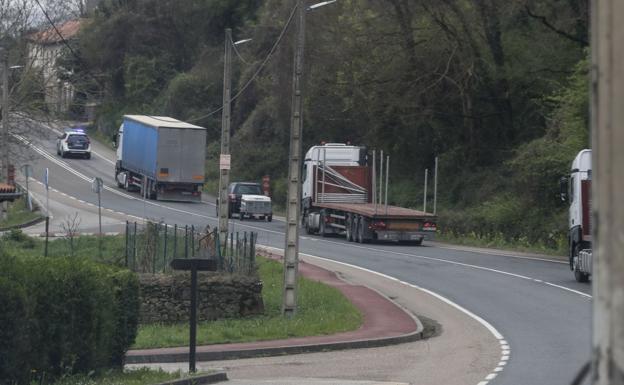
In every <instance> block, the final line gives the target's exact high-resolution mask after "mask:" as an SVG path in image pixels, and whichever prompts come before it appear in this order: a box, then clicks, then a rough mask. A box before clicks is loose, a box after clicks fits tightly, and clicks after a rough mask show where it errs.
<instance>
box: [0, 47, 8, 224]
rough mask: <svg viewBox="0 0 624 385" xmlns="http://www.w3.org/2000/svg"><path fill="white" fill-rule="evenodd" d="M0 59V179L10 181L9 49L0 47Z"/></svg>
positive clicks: (3, 212) (4, 208)
mask: <svg viewBox="0 0 624 385" xmlns="http://www.w3.org/2000/svg"><path fill="white" fill-rule="evenodd" d="M0 61H1V62H2V64H1V66H2V106H1V108H2V115H1V119H2V122H1V123H2V137H1V138H0V142H1V144H0V153H1V155H0V156H1V157H2V161H1V163H2V168H0V181H2V180H4V181H5V182H7V183H8V181H9V159H10V157H9V122H8V119H9V65H8V62H7V61H8V51H7V50H6V49H4V48H3V47H0ZM8 210H9V202H8V201H4V202H2V210H0V219H6V218H7V217H8Z"/></svg>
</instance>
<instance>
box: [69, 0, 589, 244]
mask: <svg viewBox="0 0 624 385" xmlns="http://www.w3.org/2000/svg"><path fill="white" fill-rule="evenodd" d="M294 4H295V2H294V1H278V0H266V1H262V2H260V1H257V0H255V1H254V0H189V1H183V2H180V1H174V0H103V1H102V2H101V6H100V9H99V10H98V11H97V12H96V14H95V15H94V17H93V18H92V20H91V22H90V23H89V24H88V26H87V27H86V28H85V29H84V30H83V31H82V33H81V35H80V39H79V40H78V41H77V42H76V43H75V50H74V51H75V52H76V53H77V55H78V56H79V59H78V58H77V57H76V56H74V55H71V54H69V53H68V54H67V55H66V57H65V58H64V61H65V66H66V67H70V68H72V69H73V70H74V71H73V75H71V76H72V77H73V80H74V81H75V82H76V83H77V84H79V85H80V86H79V89H80V90H81V91H82V92H83V94H82V96H81V98H82V100H84V99H85V98H87V95H89V97H91V96H97V97H99V98H100V101H101V104H100V108H99V111H98V117H97V126H98V128H99V129H100V130H102V131H103V132H105V133H108V132H112V131H113V130H114V129H115V128H116V127H117V126H118V124H119V123H120V118H121V115H122V114H124V113H139V114H158V115H170V116H173V117H176V118H178V119H182V120H186V121H191V122H194V123H197V124H200V125H202V126H204V127H206V128H207V129H208V130H209V131H208V132H209V135H208V137H209V142H208V143H207V146H208V150H209V151H208V159H207V165H208V173H207V177H208V181H209V183H208V186H209V187H211V188H213V189H214V186H215V185H216V180H217V177H218V170H217V161H216V159H217V155H218V150H219V135H220V125H221V114H220V112H218V111H217V110H218V109H219V107H221V104H222V85H223V80H222V77H223V61H222V57H223V39H224V29H225V28H226V27H231V28H232V29H233V31H234V40H239V39H243V38H253V40H252V41H251V42H248V43H246V44H242V45H239V46H237V51H238V52H237V53H236V54H235V56H234V60H233V73H234V82H233V85H234V91H235V92H234V94H236V93H237V92H236V90H238V89H240V88H241V87H242V86H243V85H244V84H246V83H247V82H248V80H249V79H251V78H252V77H253V76H254V73H256V71H257V70H258V68H259V66H260V65H261V63H262V62H263V61H264V59H265V58H266V57H267V54H268V53H269V52H270V51H271V48H272V47H273V45H274V44H275V42H276V41H277V40H278V37H279V35H280V32H281V31H282V29H283V27H284V26H285V25H286V24H287V20H289V16H290V15H291V12H292V10H293V6H294ZM587 8H588V4H587V1H586V0H570V1H552V0H550V1H547V0H511V1H507V2H504V3H501V2H497V1H494V0H368V1H366V0H338V1H337V2H336V3H333V4H331V5H327V6H325V7H321V8H318V9H315V10H311V11H309V12H308V13H307V22H306V52H305V70H304V72H305V83H304V84H305V86H304V94H305V100H304V142H305V143H304V148H306V147H308V146H309V145H312V144H315V143H319V142H320V141H322V140H325V141H332V142H344V141H347V140H349V141H351V142H352V143H355V144H362V145H366V146H368V147H369V148H371V149H378V150H380V149H383V150H384V152H385V153H388V154H390V155H391V174H390V184H391V189H390V201H391V202H392V203H395V204H399V205H407V206H411V207H417V208H420V207H422V206H421V205H422V189H423V174H424V170H425V169H426V168H428V169H429V170H432V169H433V164H434V159H435V157H436V156H437V157H438V158H439V188H438V191H439V197H438V211H439V214H440V216H441V219H440V228H441V229H443V230H444V231H447V232H452V233H453V234H455V235H457V234H459V235H462V236H464V235H467V236H472V237H481V238H489V237H493V238H497V237H498V238H502V239H504V240H506V241H510V242H520V243H527V244H540V245H544V246H545V247H548V248H551V249H557V248H561V247H562V245H563V244H564V239H565V226H566V222H565V210H564V206H563V205H561V204H560V203H559V202H558V200H557V197H556V193H557V189H558V185H557V182H558V178H559V176H561V175H563V174H565V173H566V170H567V168H568V165H569V164H570V162H571V161H572V158H573V156H574V154H575V153H576V152H577V151H578V150H579V149H581V148H584V147H587V146H588V129H587V122H588V112H587V110H588V101H587V93H588V85H587V60H586V57H587V50H586V47H587V38H588V37H587V14H588V10H587ZM294 31H295V28H294V23H293V24H292V25H290V26H289V27H288V29H287V31H286V33H285V35H284V38H283V39H282V40H281V41H280V43H279V44H278V45H277V48H276V49H275V50H274V52H273V54H272V55H271V57H270V58H269V59H268V61H267V62H266V65H265V66H264V67H263V68H262V70H261V71H260V72H259V73H258V75H257V76H256V77H255V79H254V81H253V82H251V83H250V85H249V87H247V88H246V89H245V90H244V92H242V93H241V94H240V95H239V96H238V97H237V98H236V99H235V100H234V102H233V115H232V131H233V138H232V154H233V155H232V156H233V170H232V173H233V179H234V180H241V179H246V180H258V179H259V178H260V177H261V176H262V175H265V174H268V175H270V176H271V178H272V180H273V186H272V188H273V192H274V197H275V199H276V200H277V201H278V202H279V201H283V199H284V188H285V183H284V178H285V175H286V173H287V162H286V159H287V152H288V138H289V120H290V106H291V91H292V86H291V79H292V62H293V59H292V57H293V55H292V54H293V35H294ZM96 79H97V81H96ZM79 99H80V98H79ZM76 111H77V112H80V104H77V106H76ZM215 111H217V112H215ZM430 180H431V179H430ZM430 190H432V189H430ZM429 207H431V203H430V204H429Z"/></svg>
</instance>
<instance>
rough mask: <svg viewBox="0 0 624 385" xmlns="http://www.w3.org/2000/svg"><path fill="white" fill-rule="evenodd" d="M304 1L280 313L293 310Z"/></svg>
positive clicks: (295, 81)
mask: <svg viewBox="0 0 624 385" xmlns="http://www.w3.org/2000/svg"><path fill="white" fill-rule="evenodd" d="M305 11H306V9H305V4H304V1H303V0H297V13H298V14H297V19H298V22H297V37H296V47H295V58H294V68H293V96H292V116H291V119H292V121H291V127H290V154H289V157H288V181H287V183H288V195H287V198H286V236H285V238H286V239H285V245H284V293H283V302H282V314H284V315H285V316H286V317H292V316H294V315H295V313H296V312H297V275H298V269H299V266H298V265H299V220H298V218H299V215H300V211H301V183H300V181H301V178H300V175H299V174H300V173H301V136H302V133H303V117H302V112H303V111H302V105H303V103H302V99H303V95H302V90H301V81H302V77H303V48H304V43H305Z"/></svg>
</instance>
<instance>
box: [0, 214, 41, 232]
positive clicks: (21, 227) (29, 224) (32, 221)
mask: <svg viewBox="0 0 624 385" xmlns="http://www.w3.org/2000/svg"><path fill="white" fill-rule="evenodd" d="M43 221H45V217H39V218H35V219H32V220H30V221H28V222H25V223H20V224H19V225H15V226H10V227H0V232H3V231H11V230H15V229H23V228H26V227H30V226H33V225H36V224H37V223H41V222H43Z"/></svg>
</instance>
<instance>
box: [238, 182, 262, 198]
mask: <svg viewBox="0 0 624 385" xmlns="http://www.w3.org/2000/svg"><path fill="white" fill-rule="evenodd" d="M236 194H253V195H262V189H260V186H258V185H253V184H241V185H238V186H236Z"/></svg>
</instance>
